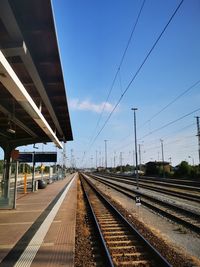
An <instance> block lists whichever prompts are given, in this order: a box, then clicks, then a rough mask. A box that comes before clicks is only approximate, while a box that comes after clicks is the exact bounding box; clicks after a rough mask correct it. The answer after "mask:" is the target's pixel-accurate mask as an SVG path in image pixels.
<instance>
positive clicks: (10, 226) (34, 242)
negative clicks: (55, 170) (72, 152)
mask: <svg viewBox="0 0 200 267" xmlns="http://www.w3.org/2000/svg"><path fill="white" fill-rule="evenodd" d="M76 181H77V175H69V176H67V177H66V178H65V179H63V180H60V181H57V182H55V183H52V184H50V185H48V186H47V187H46V188H45V189H41V190H38V191H37V192H34V193H28V194H26V195H21V196H20V195H19V196H18V199H17V208H16V210H0V267H4V266H5V267H9V266H34V267H36V266H52V267H53V266H74V252H75V224H76V206H77V182H76ZM22 252H23V253H22Z"/></svg>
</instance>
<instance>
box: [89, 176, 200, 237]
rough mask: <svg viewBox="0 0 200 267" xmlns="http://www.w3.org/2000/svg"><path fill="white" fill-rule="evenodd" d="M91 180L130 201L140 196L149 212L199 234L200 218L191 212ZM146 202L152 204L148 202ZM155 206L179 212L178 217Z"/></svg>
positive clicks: (141, 194)
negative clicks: (194, 221) (108, 187)
mask: <svg viewBox="0 0 200 267" xmlns="http://www.w3.org/2000/svg"><path fill="white" fill-rule="evenodd" d="M91 178H93V179H96V180H98V181H99V182H101V183H103V184H105V185H108V186H110V187H111V188H113V189H115V190H117V191H118V192H120V193H123V194H124V195H126V196H128V197H130V198H132V199H134V198H135V196H136V195H138V194H139V195H140V196H142V200H141V203H142V204H143V205H144V206H146V207H148V208H149V209H151V210H154V211H155V212H157V213H159V214H161V215H162V216H164V217H167V218H169V219H171V220H172V221H174V222H176V223H177V222H178V223H179V224H182V225H184V226H185V227H187V228H189V229H190V230H193V231H194V232H196V233H198V234H199V233H200V216H199V215H198V214H196V213H193V212H191V211H188V210H184V209H182V208H180V207H177V206H174V205H172V204H170V203H166V202H163V201H161V200H158V199H155V198H153V197H150V196H147V195H145V194H143V193H141V192H138V191H137V190H132V189H128V188H125V187H123V186H120V185H116V184H114V183H112V182H106V181H103V180H102V179H101V178H98V177H94V176H91ZM133 193H135V195H134V196H133ZM144 199H146V200H144ZM148 200H149V201H150V202H152V203H150V202H148ZM155 204H157V205H160V206H162V207H164V208H168V209H171V210H172V211H174V212H179V216H178V214H176V215H174V214H172V212H171V213H170V212H169V211H168V210H165V209H162V208H161V207H156V206H155ZM180 214H181V215H180ZM181 216H187V219H188V220H194V219H196V220H198V221H199V223H198V224H197V225H196V224H193V223H191V222H190V221H188V220H187V221H186V220H185V219H184V218H182V217H181Z"/></svg>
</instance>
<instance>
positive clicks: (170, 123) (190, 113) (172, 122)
mask: <svg viewBox="0 0 200 267" xmlns="http://www.w3.org/2000/svg"><path fill="white" fill-rule="evenodd" d="M199 110H200V108H197V109H195V110H193V111H191V112H189V113H187V114H185V115H183V116H181V117H179V118H178V119H176V120H173V121H171V122H168V123H166V124H165V125H163V126H161V127H159V128H157V129H155V130H153V131H151V132H150V133H148V134H146V135H144V136H143V137H142V138H141V139H143V138H145V137H147V136H149V135H151V134H152V133H155V132H158V131H160V130H162V129H164V128H166V127H167V126H170V125H172V124H174V123H175V122H178V121H180V120H182V119H184V118H186V117H188V116H190V115H192V114H193V113H195V112H197V111H199Z"/></svg>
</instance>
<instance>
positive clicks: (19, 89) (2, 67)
mask: <svg viewBox="0 0 200 267" xmlns="http://www.w3.org/2000/svg"><path fill="white" fill-rule="evenodd" d="M0 81H1V83H2V84H3V85H4V86H5V88H6V89H7V90H8V91H9V92H10V94H11V95H12V96H13V97H14V98H15V99H16V100H17V101H18V103H19V104H20V105H21V106H22V107H23V108H24V109H25V110H26V112H27V113H28V114H29V115H30V116H31V117H32V118H33V120H34V121H35V122H36V123H37V124H38V125H39V126H40V128H41V129H42V130H43V131H44V132H45V133H46V135H47V136H48V137H49V138H50V139H51V140H52V141H53V142H54V143H55V144H56V146H58V147H59V148H62V144H61V142H60V141H59V140H58V138H57V136H56V135H55V133H54V131H53V130H52V129H51V127H50V125H49V124H48V122H47V121H46V119H45V118H44V116H43V115H42V113H41V112H40V110H39V109H38V107H37V106H36V104H35V102H34V101H33V99H32V98H31V96H30V95H29V94H28V92H27V91H26V89H25V88H24V86H23V84H22V83H21V81H20V80H19V78H18V77H17V75H16V74H15V72H14V70H13V69H12V67H11V66H10V64H9V63H8V61H7V60H6V58H5V56H4V54H3V53H2V51H1V50H0Z"/></svg>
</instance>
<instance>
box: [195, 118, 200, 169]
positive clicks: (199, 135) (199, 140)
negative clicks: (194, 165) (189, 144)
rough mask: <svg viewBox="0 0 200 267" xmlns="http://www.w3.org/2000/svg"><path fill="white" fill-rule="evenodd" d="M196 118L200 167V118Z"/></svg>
mask: <svg viewBox="0 0 200 267" xmlns="http://www.w3.org/2000/svg"><path fill="white" fill-rule="evenodd" d="M195 118H196V119H197V136H198V152H199V166H200V126H199V116H196V117H195Z"/></svg>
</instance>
